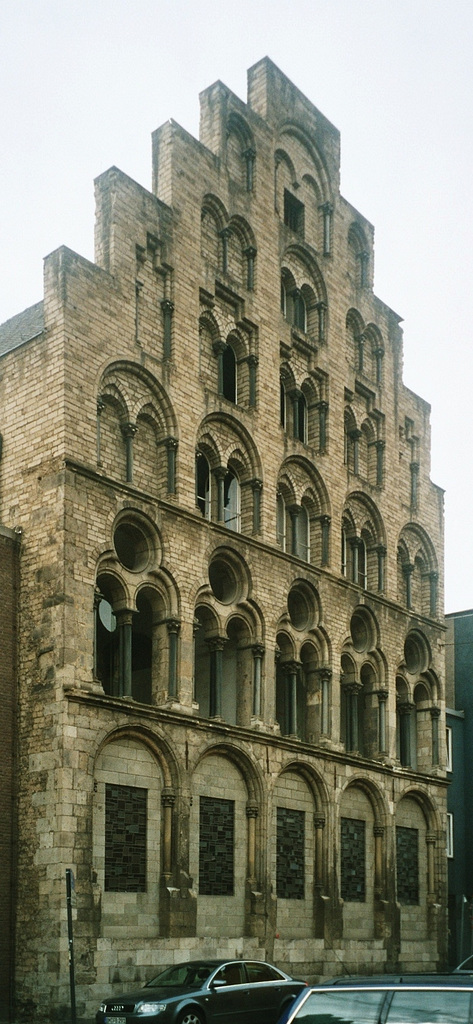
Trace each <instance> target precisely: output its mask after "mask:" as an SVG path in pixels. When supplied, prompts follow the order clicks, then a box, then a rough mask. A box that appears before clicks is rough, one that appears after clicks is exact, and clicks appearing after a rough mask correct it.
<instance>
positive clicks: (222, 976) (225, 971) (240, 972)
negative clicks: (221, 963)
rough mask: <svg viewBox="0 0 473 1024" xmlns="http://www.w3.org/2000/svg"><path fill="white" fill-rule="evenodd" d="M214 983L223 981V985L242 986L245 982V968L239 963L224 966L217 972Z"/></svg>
mask: <svg viewBox="0 0 473 1024" xmlns="http://www.w3.org/2000/svg"><path fill="white" fill-rule="evenodd" d="M214 981H219V982H220V983H222V981H223V982H225V985H242V984H243V982H245V981H246V975H245V968H244V966H243V964H241V963H240V964H225V967H222V968H221V969H220V970H219V971H217V974H216V975H215V978H214Z"/></svg>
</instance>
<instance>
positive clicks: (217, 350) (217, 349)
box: [212, 339, 227, 395]
mask: <svg viewBox="0 0 473 1024" xmlns="http://www.w3.org/2000/svg"><path fill="white" fill-rule="evenodd" d="M226 347H227V346H226V345H225V342H224V341H221V340H220V339H219V340H218V341H214V343H213V345H212V350H213V353H214V355H215V356H216V357H217V391H218V394H219V395H223V353H224V352H225V349H226Z"/></svg>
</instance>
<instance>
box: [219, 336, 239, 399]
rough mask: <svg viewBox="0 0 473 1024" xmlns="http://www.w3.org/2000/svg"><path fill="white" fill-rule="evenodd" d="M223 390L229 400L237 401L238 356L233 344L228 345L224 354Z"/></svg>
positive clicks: (224, 395)
mask: <svg viewBox="0 0 473 1024" xmlns="http://www.w3.org/2000/svg"><path fill="white" fill-rule="evenodd" d="M222 391H223V397H224V398H227V399H228V401H229V402H236V400H237V378H236V358H235V353H234V351H233V348H232V346H231V345H226V347H225V349H224V351H223V355H222Z"/></svg>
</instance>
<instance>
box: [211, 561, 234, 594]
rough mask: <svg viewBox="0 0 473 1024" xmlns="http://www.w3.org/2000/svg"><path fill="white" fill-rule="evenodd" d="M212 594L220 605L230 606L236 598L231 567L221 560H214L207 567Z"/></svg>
mask: <svg viewBox="0 0 473 1024" xmlns="http://www.w3.org/2000/svg"><path fill="white" fill-rule="evenodd" d="M209 580H210V586H211V587H212V592H213V594H214V596H215V597H216V598H217V601H220V602H221V604H231V603H232V601H235V600H236V596H237V579H236V576H235V573H234V570H233V568H232V566H230V565H229V564H228V562H226V561H225V560H224V559H223V558H215V559H214V561H213V562H212V563H211V564H210V566H209Z"/></svg>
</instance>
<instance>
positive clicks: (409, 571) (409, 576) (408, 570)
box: [402, 562, 415, 608]
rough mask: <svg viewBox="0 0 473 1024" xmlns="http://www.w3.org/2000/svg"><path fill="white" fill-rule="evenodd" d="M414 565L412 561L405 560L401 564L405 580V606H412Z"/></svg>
mask: <svg viewBox="0 0 473 1024" xmlns="http://www.w3.org/2000/svg"><path fill="white" fill-rule="evenodd" d="M414 569H415V566H414V565H413V563H412V562H405V563H404V564H403V565H402V572H403V577H404V580H405V604H406V606H407V608H412V607H413V572H414Z"/></svg>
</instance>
